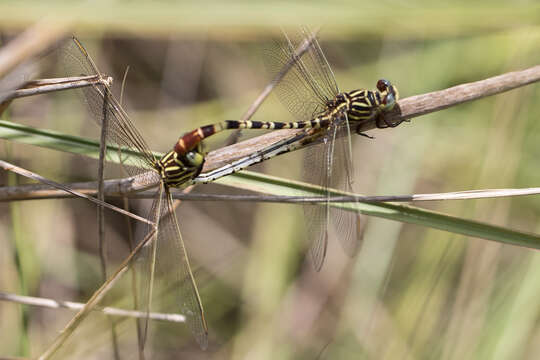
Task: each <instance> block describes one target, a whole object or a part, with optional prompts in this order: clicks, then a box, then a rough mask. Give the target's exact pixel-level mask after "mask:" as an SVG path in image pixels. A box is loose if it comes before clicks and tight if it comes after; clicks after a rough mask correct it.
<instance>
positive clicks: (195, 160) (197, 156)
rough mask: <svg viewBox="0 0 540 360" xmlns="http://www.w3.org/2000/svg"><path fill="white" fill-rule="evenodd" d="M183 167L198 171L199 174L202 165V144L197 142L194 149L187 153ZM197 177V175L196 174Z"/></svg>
mask: <svg viewBox="0 0 540 360" xmlns="http://www.w3.org/2000/svg"><path fill="white" fill-rule="evenodd" d="M184 158H185V165H187V166H188V167H190V168H195V169H198V170H199V172H200V171H201V169H202V166H203V165H204V153H203V149H202V142H199V143H198V144H197V146H196V147H195V149H193V150H190V151H188V152H187V153H186V154H185V155H184ZM197 175H199V174H198V173H197Z"/></svg>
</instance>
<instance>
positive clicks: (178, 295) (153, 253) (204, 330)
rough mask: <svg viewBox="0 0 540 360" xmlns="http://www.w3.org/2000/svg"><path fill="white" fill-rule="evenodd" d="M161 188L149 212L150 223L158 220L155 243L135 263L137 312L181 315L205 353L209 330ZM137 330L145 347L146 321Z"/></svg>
mask: <svg viewBox="0 0 540 360" xmlns="http://www.w3.org/2000/svg"><path fill="white" fill-rule="evenodd" d="M160 188H161V189H160V194H159V198H156V199H155V200H154V202H153V204H152V208H151V211H150V213H151V216H152V218H151V219H152V220H155V221H157V220H158V218H159V223H158V232H157V236H156V238H155V240H156V241H153V242H152V243H149V244H148V245H147V246H145V247H144V248H143V249H142V250H143V252H141V255H140V257H139V258H138V260H137V262H136V266H137V268H136V271H137V273H138V283H137V289H138V298H139V299H140V300H141V301H139V304H138V308H139V310H140V311H143V312H147V313H148V312H149V311H159V312H174V313H181V314H182V315H184V316H185V317H186V323H187V325H188V327H189V329H190V330H191V332H192V333H193V335H194V336H195V339H196V340H197V342H198V343H199V345H200V346H201V348H203V349H205V348H206V347H207V346H208V327H207V325H206V320H205V318H204V310H203V306H202V302H201V299H200V296H199V291H198V289H197V285H196V283H195V278H194V277H193V273H192V271H191V267H190V264H189V260H188V257H187V252H186V248H185V245H184V242H183V240H182V235H181V234H180V229H179V226H178V222H177V220H176V215H175V212H174V209H173V207H172V197H171V195H170V193H169V191H168V189H165V188H163V186H160ZM139 238H140V237H139ZM171 295H172V296H171ZM169 299H171V300H172V302H170V301H168V300H169ZM139 329H140V334H141V337H142V341H141V343H142V344H144V343H145V341H146V336H147V333H148V318H147V319H146V320H143V321H141V322H140V325H139Z"/></svg>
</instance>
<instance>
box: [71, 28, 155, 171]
mask: <svg viewBox="0 0 540 360" xmlns="http://www.w3.org/2000/svg"><path fill="white" fill-rule="evenodd" d="M62 55H63V63H64V71H65V74H64V75H67V76H81V75H99V76H101V77H102V78H103V79H104V75H103V74H101V73H100V72H99V70H98V69H97V67H96V65H95V64H94V62H93V61H92V59H91V58H90V56H89V55H88V53H87V52H86V50H85V49H84V47H82V45H81V44H80V43H79V42H78V40H76V39H75V38H73V39H72V40H71V41H69V42H68V43H67V44H66V45H65V46H64V47H63V48H62ZM79 92H80V93H81V95H82V96H83V99H84V101H85V103H86V104H87V105H88V109H89V112H90V114H91V116H92V118H93V120H94V121H95V122H96V123H97V124H98V125H99V126H102V124H103V123H104V122H105V121H106V123H107V131H106V140H107V145H108V146H110V145H113V146H116V147H118V148H119V155H120V158H121V159H127V158H128V156H129V162H128V164H126V166H125V168H126V171H127V172H128V174H130V175H131V176H135V175H140V174H142V173H144V172H146V171H147V169H149V168H152V164H153V163H154V161H155V159H154V156H153V155H152V152H151V151H150V148H149V147H148V145H147V144H146V142H145V141H144V139H143V137H142V136H141V134H140V133H139V132H138V131H137V129H136V128H135V126H134V125H133V123H132V122H131V120H130V119H129V117H128V115H127V114H126V112H125V111H124V109H122V107H121V106H120V104H119V103H118V101H117V100H116V98H115V97H114V95H113V94H112V92H111V88H110V86H108V85H107V84H106V83H105V82H104V83H102V84H100V85H96V86H93V87H86V88H81V89H80V90H79ZM144 169H146V170H144Z"/></svg>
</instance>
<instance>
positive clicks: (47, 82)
mask: <svg viewBox="0 0 540 360" xmlns="http://www.w3.org/2000/svg"><path fill="white" fill-rule="evenodd" d="M101 82H103V80H102V79H101V78H100V77H99V76H98V75H90V76H74V77H65V78H53V79H38V80H32V81H28V82H25V83H24V85H22V86H21V87H20V88H19V89H17V90H13V91H11V92H7V93H6V94H5V95H4V94H0V100H1V101H3V102H5V101H9V100H13V99H17V98H22V97H27V96H34V95H39V94H46V93H49V92H54V91H62V90H69V89H77V88H81V87H87V86H93V85H96V84H98V83H101Z"/></svg>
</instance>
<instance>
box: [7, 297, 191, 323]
mask: <svg viewBox="0 0 540 360" xmlns="http://www.w3.org/2000/svg"><path fill="white" fill-rule="evenodd" d="M0 300H2V301H9V302H14V303H18V304H25V305H31V306H41V307H47V308H52V309H70V310H81V309H82V308H84V305H85V304H83V303H78V302H73V301H60V300H53V299H47V298H40V297H33V296H22V295H16V294H9V293H5V292H1V291H0ZM93 311H99V312H102V313H103V314H105V315H111V316H122V317H131V318H137V319H146V316H147V315H148V316H149V318H150V319H152V320H161V321H169V322H178V323H183V322H186V317H185V316H184V315H180V314H165V313H152V312H151V313H149V314H147V313H146V312H143V311H135V310H125V309H120V308H114V307H108V306H107V307H100V306H96V307H95V308H94V309H93Z"/></svg>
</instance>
